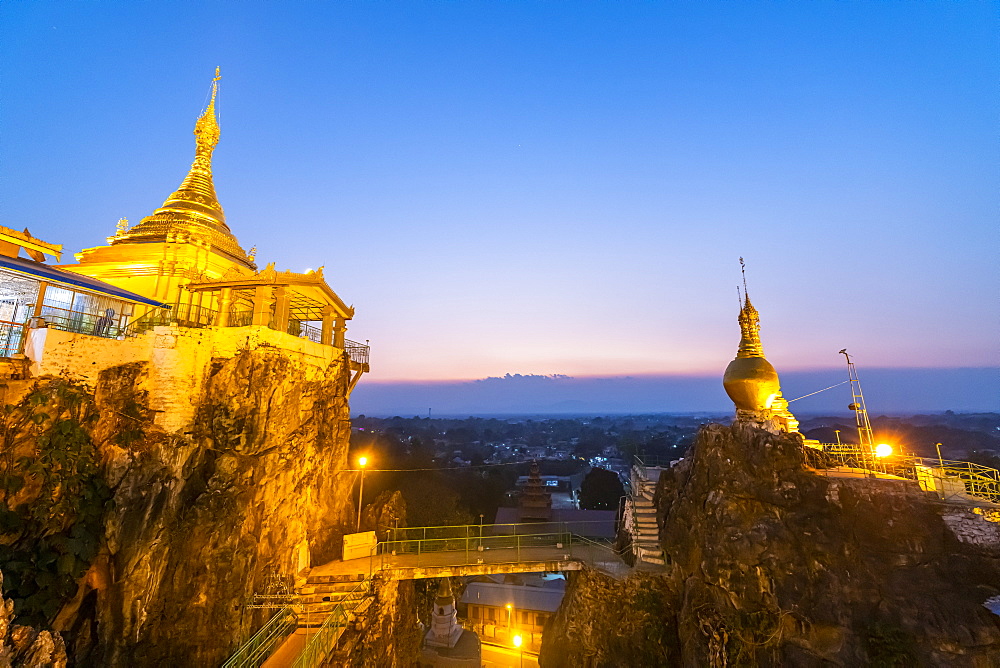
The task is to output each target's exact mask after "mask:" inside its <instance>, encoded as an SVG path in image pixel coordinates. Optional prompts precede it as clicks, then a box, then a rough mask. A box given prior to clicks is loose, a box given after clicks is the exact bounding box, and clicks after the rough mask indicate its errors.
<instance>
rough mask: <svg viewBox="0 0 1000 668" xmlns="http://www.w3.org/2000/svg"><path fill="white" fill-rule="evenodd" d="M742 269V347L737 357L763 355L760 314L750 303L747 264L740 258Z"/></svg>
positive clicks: (740, 320) (737, 352)
mask: <svg viewBox="0 0 1000 668" xmlns="http://www.w3.org/2000/svg"><path fill="white" fill-rule="evenodd" d="M740 271H741V272H742V273H743V300H742V304H741V306H740V316H739V322H740V334H741V336H740V347H739V349H738V350H737V351H736V357H737V358H740V357H763V356H764V346H763V344H761V342H760V314H759V313H758V312H757V309H756V308H754V305H753V304H751V303H750V293H749V292H748V291H747V274H746V266H745V265H744V264H743V258H740Z"/></svg>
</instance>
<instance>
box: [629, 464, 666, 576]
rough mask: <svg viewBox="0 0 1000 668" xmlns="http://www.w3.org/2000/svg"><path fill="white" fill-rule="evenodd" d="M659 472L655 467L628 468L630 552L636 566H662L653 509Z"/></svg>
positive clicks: (661, 549)
mask: <svg viewBox="0 0 1000 668" xmlns="http://www.w3.org/2000/svg"><path fill="white" fill-rule="evenodd" d="M660 471H661V469H660V468H658V467H646V466H639V465H638V464H633V465H632V496H631V498H630V501H631V502H632V512H633V524H632V549H633V552H634V554H635V556H636V561H637V564H636V565H637V566H638V565H640V564H641V563H643V562H644V563H647V564H655V565H657V566H662V565H663V564H664V559H663V548H661V547H660V528H659V525H658V524H657V522H656V507H655V506H654V505H653V495H654V494H655V493H656V483H657V481H659V479H660Z"/></svg>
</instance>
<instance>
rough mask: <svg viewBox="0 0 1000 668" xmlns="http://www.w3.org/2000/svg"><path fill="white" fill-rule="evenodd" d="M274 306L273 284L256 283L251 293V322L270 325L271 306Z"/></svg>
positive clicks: (262, 325) (265, 325)
mask: <svg viewBox="0 0 1000 668" xmlns="http://www.w3.org/2000/svg"><path fill="white" fill-rule="evenodd" d="M273 306H274V286H273V285H258V286H257V287H256V288H255V289H254V293H253V320H251V321H250V322H251V324H254V325H259V326H261V327H270V326H271V316H272V315H273V313H272V312H271V308H272V307H273Z"/></svg>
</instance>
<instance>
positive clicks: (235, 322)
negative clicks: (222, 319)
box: [228, 311, 253, 327]
mask: <svg viewBox="0 0 1000 668" xmlns="http://www.w3.org/2000/svg"><path fill="white" fill-rule="evenodd" d="M252 323H253V311H230V312H229V323H228V326H229V327H249V326H250V325H251V324H252Z"/></svg>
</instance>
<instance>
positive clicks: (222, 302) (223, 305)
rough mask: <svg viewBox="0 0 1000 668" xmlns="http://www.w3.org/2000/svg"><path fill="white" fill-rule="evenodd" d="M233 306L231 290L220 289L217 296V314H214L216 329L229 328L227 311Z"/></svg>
mask: <svg viewBox="0 0 1000 668" xmlns="http://www.w3.org/2000/svg"><path fill="white" fill-rule="evenodd" d="M232 305H233V289H232V288H222V292H221V294H220V295H219V312H218V313H216V314H215V326H216V327H229V309H230V307H231V306H232Z"/></svg>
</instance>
